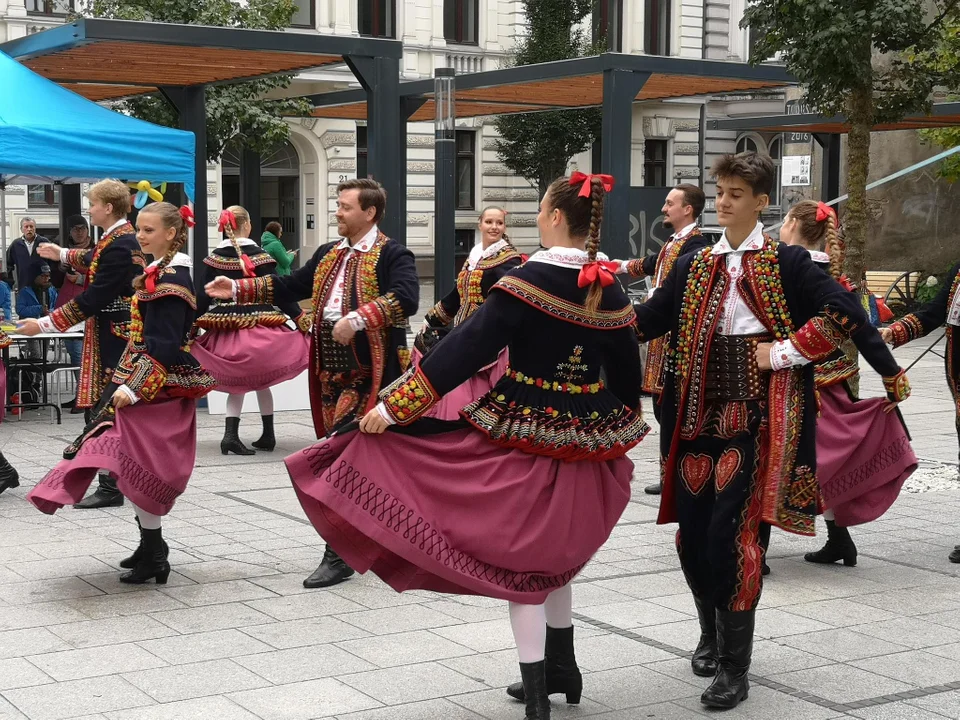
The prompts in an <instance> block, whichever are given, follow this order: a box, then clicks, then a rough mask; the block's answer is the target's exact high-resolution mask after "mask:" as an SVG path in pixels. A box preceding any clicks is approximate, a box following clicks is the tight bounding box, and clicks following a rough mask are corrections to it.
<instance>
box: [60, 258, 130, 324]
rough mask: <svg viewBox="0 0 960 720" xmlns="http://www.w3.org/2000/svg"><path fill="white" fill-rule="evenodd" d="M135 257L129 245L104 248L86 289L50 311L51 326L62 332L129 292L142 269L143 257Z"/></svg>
mask: <svg viewBox="0 0 960 720" xmlns="http://www.w3.org/2000/svg"><path fill="white" fill-rule="evenodd" d="M137 259H138V260H139V261H140V262H135V258H134V256H133V253H132V252H131V251H130V249H129V248H126V247H123V246H122V245H118V244H117V243H114V244H113V245H110V246H109V247H108V248H106V249H105V250H104V251H103V252H102V253H101V254H100V263H99V267H98V268H97V274H96V276H95V277H94V279H93V282H92V283H91V284H90V285H89V286H88V287H87V289H86V290H84V291H83V292H82V293H80V294H79V295H77V297H75V298H74V299H73V300H71V301H70V302H68V303H66V304H64V305H62V306H60V307H59V308H57V309H56V310H54V311H53V312H52V313H50V316H49V317H50V320H51V322H52V323H53V326H54V327H55V328H56V329H57V330H59V331H60V332H64V331H66V330H68V329H69V328H71V327H73V326H74V325H76V324H77V323H80V322H83V321H84V320H86V319H87V318H88V317H90V316H91V315H95V314H96V313H98V312H100V311H101V310H103V309H105V308H106V307H107V306H108V305H110V303H112V302H113V301H114V300H116V299H117V298H119V297H122V296H123V294H124V292H129V288H130V282H131V281H132V280H133V278H134V277H135V276H136V275H139V274H140V273H141V272H143V266H142V260H143V258H142V257H139V258H137Z"/></svg>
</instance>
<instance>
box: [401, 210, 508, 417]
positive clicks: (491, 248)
mask: <svg viewBox="0 0 960 720" xmlns="http://www.w3.org/2000/svg"><path fill="white" fill-rule="evenodd" d="M506 218H507V213H506V212H505V211H503V210H501V209H500V208H498V207H488V208H486V209H485V210H484V211H483V212H482V213H480V221H479V223H478V225H479V227H480V242H479V243H477V244H476V245H474V246H473V249H472V250H471V251H470V256H469V257H468V258H467V261H466V262H465V263H464V264H463V269H462V270H461V271H460V274H459V275H458V276H457V286H456V287H455V288H454V289H453V290H451V291H450V292H449V293H448V294H447V296H446V297H445V298H443V300H441V301H440V302H438V303H437V304H436V305H434V306H433V307H432V308H431V309H430V311H429V312H428V313H427V316H426V319H425V320H424V322H423V329H422V330H421V331H420V334H419V335H418V336H417V340H416V342H415V343H414V350H413V362H414V363H419V362H420V360H421V358H422V357H423V355H425V354H426V353H427V352H428V351H429V349H431V348H432V347H435V346H436V345H435V343H436V342H438V341H439V340H440V339H441V338H442V337H443V336H444V335H446V333H447V332H448V331H449V330H452V329H453V328H455V327H457V326H458V325H459V324H460V323H462V322H464V321H465V320H466V319H467V318H469V317H470V316H471V315H473V314H474V313H475V312H476V311H477V310H479V309H480V306H481V305H483V301H484V300H486V299H487V294H488V293H489V292H490V288H492V287H493V286H494V284H495V283H496V282H497V281H498V280H499V279H500V278H502V277H503V276H504V275H506V274H507V273H508V272H510V271H511V270H513V268H515V267H517V266H518V265H520V263H522V262H523V257H522V256H521V255H520V253H519V252H517V250H516V249H515V248H514V247H513V245H511V244H510V240H509V238H507V234H506V233H505V232H504V227H505V226H506ZM506 369H507V349H506V348H504V349H502V350H501V351H500V352H499V354H498V355H497V357H496V358H491V362H489V363H488V364H486V365H484V366H483V367H482V368H480V370H479V371H478V372H477V373H476V375H474V376H473V377H471V378H470V379H469V380H467V381H466V382H465V383H463V384H462V385H460V386H459V387H457V388H455V389H454V390H452V391H451V392H449V393H447V394H446V395H444V396H443V398H442V399H441V400H440V402H439V403H437V405H436V406H435V407H434V408H433V409H432V410H431V411H430V412H429V413H428V415H429V416H430V417H434V418H438V419H440V420H457V419H459V417H460V408H462V407H464V406H465V405H467V404H469V403H471V402H473V401H474V400H476V399H477V398H478V397H481V396H482V395H485V394H486V393H487V392H488V391H489V390H490V388H492V387H493V386H494V385H496V384H497V381H499V380H500V378H502V377H503V373H504V372H505V371H506Z"/></svg>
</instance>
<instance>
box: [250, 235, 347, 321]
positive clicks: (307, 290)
mask: <svg viewBox="0 0 960 720" xmlns="http://www.w3.org/2000/svg"><path fill="white" fill-rule="evenodd" d="M333 248H334V243H328V244H326V245H321V246H320V247H319V248H317V251H316V252H315V253H314V254H313V257H311V258H310V259H309V260H308V261H307V262H306V263H304V264H303V266H302V267H300V268H299V269H298V270H295V271H294V272H292V273H290V274H289V275H283V276H280V275H265V276H263V277H255V278H244V279H243V280H237V281H236V283H237V294H236V297H237V302H238V303H240V304H242V305H257V304H263V305H276V306H277V307H283V305H286V304H287V303H291V302H293V303H299V302H300V301H301V300H309V299H310V298H312V297H313V276H314V273H316V271H317V263H318V262H320V258H322V257H323V256H324V255H326V254H327V253H328V252H329V251H331V250H332V249H333ZM317 310H318V311H322V310H323V309H322V308H317Z"/></svg>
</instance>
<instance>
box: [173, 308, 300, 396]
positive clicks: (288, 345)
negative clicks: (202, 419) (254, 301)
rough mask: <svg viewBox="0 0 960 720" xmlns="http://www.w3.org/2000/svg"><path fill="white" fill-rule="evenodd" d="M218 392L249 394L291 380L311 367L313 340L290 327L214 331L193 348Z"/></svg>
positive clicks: (198, 341) (192, 350)
mask: <svg viewBox="0 0 960 720" xmlns="http://www.w3.org/2000/svg"><path fill="white" fill-rule="evenodd" d="M190 352H191V354H192V355H193V356H194V357H195V358H197V360H198V361H199V362H200V364H201V365H202V366H203V367H204V369H205V370H206V371H207V372H209V373H210V374H211V375H213V377H214V379H215V380H216V381H217V390H220V391H221V392H226V393H235V394H236V393H247V392H254V391H256V390H263V389H264V388H268V387H271V386H273V385H279V384H280V383H282V382H285V381H287V380H291V379H292V378H295V377H296V376H297V375H299V374H300V373H302V372H303V371H304V370H305V369H306V368H307V366H308V365H309V364H310V338H309V337H308V336H307V335H305V334H304V333H302V332H300V331H299V330H291V329H290V328H288V327H261V326H259V325H258V326H257V327H252V328H244V329H242V330H212V331H209V332H206V333H204V334H203V335H201V336H200V337H199V338H197V341H196V342H195V343H194V344H193V346H192V347H191V348H190Z"/></svg>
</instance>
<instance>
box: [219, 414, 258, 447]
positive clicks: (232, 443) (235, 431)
mask: <svg viewBox="0 0 960 720" xmlns="http://www.w3.org/2000/svg"><path fill="white" fill-rule="evenodd" d="M220 452H221V453H223V454H224V455H227V454H228V453H236V454H237V455H256V454H257V451H256V450H251V449H250V448H248V447H247V446H246V445H244V444H243V443H242V442H240V418H238V417H235V418H232V417H228V418H227V425H226V429H224V431H223V440H221V441H220Z"/></svg>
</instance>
